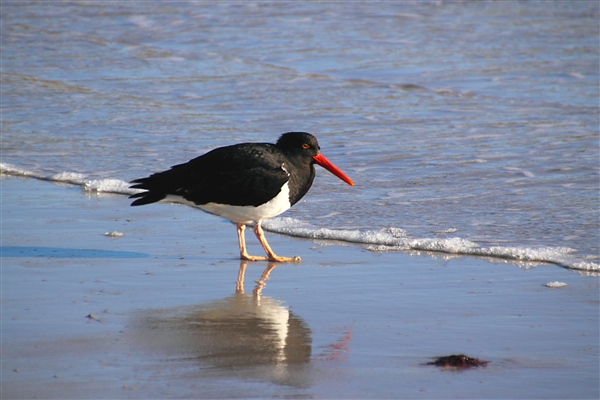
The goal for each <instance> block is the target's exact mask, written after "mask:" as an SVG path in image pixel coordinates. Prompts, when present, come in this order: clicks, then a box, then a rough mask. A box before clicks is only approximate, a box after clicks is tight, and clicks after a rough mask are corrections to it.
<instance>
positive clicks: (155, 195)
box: [130, 132, 319, 206]
mask: <svg viewBox="0 0 600 400" xmlns="http://www.w3.org/2000/svg"><path fill="white" fill-rule="evenodd" d="M318 153H319V144H318V143H317V139H316V138H315V137H314V136H312V135H311V134H309V133H304V132H290V133H285V134H283V135H281V137H280V138H279V140H278V141H277V143H276V144H275V145H273V144H269V143H242V144H236V145H232V146H226V147H220V148H217V149H214V150H212V151H209V152H208V153H206V154H204V155H202V156H200V157H197V158H194V159H193V160H191V161H189V162H187V163H185V164H179V165H175V166H173V167H171V169H169V170H167V171H164V172H159V173H156V174H153V175H151V176H149V177H147V178H141V179H136V180H134V181H132V182H131V183H134V184H135V185H132V186H131V188H135V189H145V190H146V192H142V193H137V194H134V195H132V196H130V198H137V200H136V201H134V202H133V203H132V204H131V205H132V206H138V205H144V204H149V203H154V202H157V201H160V200H162V199H164V198H165V197H166V196H167V195H178V196H181V197H183V198H184V199H186V200H188V201H191V202H193V203H194V204H196V205H202V204H206V203H220V204H229V205H235V206H259V205H261V204H264V203H266V202H268V201H269V200H271V199H272V198H274V197H275V196H277V194H278V193H279V192H280V190H281V187H282V186H283V185H284V184H285V183H286V182H289V188H290V203H291V204H292V205H293V204H295V203H296V202H297V201H298V200H300V199H301V198H302V197H303V196H304V195H305V194H306V193H307V192H308V190H309V189H310V187H311V185H312V182H313V179H314V177H315V169H314V160H313V159H312V156H314V155H317V154H318ZM282 167H283V168H282Z"/></svg>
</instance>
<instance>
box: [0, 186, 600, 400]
mask: <svg viewBox="0 0 600 400" xmlns="http://www.w3.org/2000/svg"><path fill="white" fill-rule="evenodd" d="M1 182H2V398H5V399H10V398H61V399H66V398H253V397H257V398H264V397H285V398H288V397H291V398H598V396H599V357H598V343H599V312H598V311H599V303H598V278H597V277H590V276H585V274H581V273H578V272H575V271H571V270H567V269H564V268H561V267H558V266H555V265H548V264H541V265H538V266H529V267H528V268H527V267H526V266H525V265H523V266H519V265H516V264H514V263H509V262H503V261H502V260H495V261H493V262H491V261H490V260H484V259H478V258H471V257H456V256H451V255H444V254H439V253H438V254H419V253H416V252H412V253H408V252H390V253H375V252H370V251H367V250H366V249H365V248H364V247H361V246H358V245H351V244H347V243H346V244H344V243H331V242H328V243H326V242H315V241H311V240H306V239H297V238H292V237H286V236H279V235H276V234H272V233H268V232H267V238H268V240H269V243H270V244H271V246H272V247H273V249H274V250H275V251H276V252H277V253H278V254H281V255H286V256H294V255H299V256H301V257H302V262H301V263H299V264H279V265H276V264H269V263H267V262H254V263H248V264H247V265H246V264H244V263H241V262H240V261H239V260H238V259H237V256H238V249H237V240H236V233H235V228H234V226H233V225H232V224H230V223H228V222H226V221H223V220H221V219H219V218H216V217H213V216H210V215H207V214H204V213H202V212H198V211H196V210H193V209H191V208H187V207H184V206H173V205H167V204H160V205H152V206H145V207H130V206H129V203H130V201H129V200H128V199H127V198H126V197H125V196H120V195H108V194H90V193H84V192H82V191H81V189H80V188H79V187H74V186H68V185H56V184H53V183H49V182H42V181H37V180H31V179H20V178H14V177H4V178H2V181H1ZM300 206H301V205H300ZM115 231H116V232H120V233H122V234H123V236H122V237H111V236H105V233H107V232H115ZM247 240H248V242H249V246H250V252H251V254H262V250H261V249H260V247H259V245H258V244H257V242H256V240H255V239H254V238H253V237H252V235H251V234H248V235H247ZM240 268H242V269H243V268H245V279H244V282H243V285H242V284H241V282H239V279H238V277H239V273H240ZM265 271H266V272H265ZM261 276H262V278H263V279H262V280H261ZM257 281H258V282H257ZM555 281H558V282H564V283H566V284H567V286H564V287H560V288H548V287H546V286H545V285H546V284H547V283H549V282H555ZM259 292H260V293H259ZM460 353H463V354H466V355H468V356H471V357H477V358H480V359H481V360H486V361H489V363H488V365H487V366H486V367H479V368H473V369H468V370H455V369H451V368H450V369H444V368H439V367H436V366H431V365H426V364H427V363H428V362H431V361H433V360H434V359H435V358H436V357H439V356H445V355H450V354H460Z"/></svg>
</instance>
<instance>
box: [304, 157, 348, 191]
mask: <svg viewBox="0 0 600 400" xmlns="http://www.w3.org/2000/svg"><path fill="white" fill-rule="evenodd" d="M313 159H314V160H315V162H316V163H317V164H319V165H320V166H321V167H323V168H325V169H326V170H327V171H329V172H331V173H332V174H334V175H335V176H337V177H338V178H340V179H341V180H343V181H344V182H346V183H347V184H348V185H350V186H354V182H352V179H350V178H348V175H346V174H345V173H343V172H342V171H340V169H339V168H338V167H336V166H335V165H333V164H332V163H330V162H329V160H328V159H326V158H325V156H323V155H322V154H317V155H316V156H313Z"/></svg>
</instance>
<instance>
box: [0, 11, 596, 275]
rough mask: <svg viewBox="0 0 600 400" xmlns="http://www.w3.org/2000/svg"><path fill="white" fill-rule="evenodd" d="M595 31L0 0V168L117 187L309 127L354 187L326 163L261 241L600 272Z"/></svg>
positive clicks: (488, 14)
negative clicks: (294, 239)
mask: <svg viewBox="0 0 600 400" xmlns="http://www.w3.org/2000/svg"><path fill="white" fill-rule="evenodd" d="M598 17H599V12H598V3H597V2H596V1H576V2H567V1H564V2H560V1H556V2H554V1H543V2H445V1H415V2H341V3H340V2H332V3H304V2H275V3H272V2H268V3H262V2H256V3H250V2H245V3H239V2H186V3H183V2H145V3H139V2H126V3H123V2H121V3H116V2H60V3H59V2H45V3H44V2H42V3H30V2H5V3H3V5H2V27H1V29H2V32H1V33H2V89H1V90H2V93H1V100H2V160H1V166H0V167H1V171H2V172H3V173H4V174H6V175H22V176H30V177H32V178H38V179H45V180H51V181H56V182H66V183H70V184H73V185H79V186H81V187H82V188H83V189H84V190H86V191H91V192H95V191H96V192H106V191H108V192H114V193H121V194H130V193H132V191H131V189H129V188H128V184H127V182H128V181H130V180H132V179H135V178H140V177H144V176H147V175H148V174H150V173H153V172H157V171H161V170H164V169H167V168H168V167H170V166H171V165H174V164H179V163H182V162H185V161H187V160H189V159H191V158H194V157H196V156H198V155H200V154H202V153H204V152H206V151H208V150H210V149H212V148H215V147H219V146H223V145H228V144H233V143H238V142H253V141H258V142H274V141H276V140H277V138H278V136H279V135H280V134H281V133H283V132H288V131H307V132H311V133H313V134H315V136H317V138H318V139H319V143H320V145H321V148H322V152H323V154H324V155H325V156H326V157H328V158H329V159H330V160H331V161H332V162H333V163H334V164H336V165H337V166H338V167H340V169H342V170H343V171H344V172H346V173H347V174H348V175H349V176H350V177H351V178H352V179H353V180H354V182H355V183H356V186H355V187H349V186H347V185H345V184H344V183H343V182H341V181H339V180H338V179H336V178H335V177H333V176H332V175H330V174H329V173H327V172H326V171H324V170H322V169H320V170H319V171H318V176H317V178H316V181H315V184H314V185H313V188H312V189H311V191H310V192H309V194H308V195H307V196H306V197H305V198H304V199H303V200H302V201H301V202H300V203H298V204H297V205H296V206H295V207H293V208H292V209H291V210H289V211H288V212H287V213H286V214H283V215H282V216H281V217H280V218H277V219H274V220H270V221H267V222H266V223H265V225H264V226H265V228H266V229H269V230H272V231H276V232H279V233H282V234H288V235H295V236H301V237H307V238H311V239H319V240H332V239H333V240H342V241H346V242H350V243H358V244H360V245H365V246H368V248H369V249H370V250H372V251H404V250H411V249H412V250H428V251H439V252H446V253H453V254H471V255H477V256H486V257H489V256H491V257H500V258H506V259H511V260H523V261H543V262H551V263H555V264H558V265H562V266H566V267H569V268H574V269H579V270H587V271H598V269H599V268H598V258H599V241H600V237H599V231H600V223H599V207H598V205H599V196H598V195H599V171H600V168H599V135H598V126H599V124H598V121H599V119H598V89H599V85H598V70H599V56H598V34H599V28H598ZM317 168H318V167H317ZM40 184H41V183H40ZM123 201H124V202H127V201H128V200H127V199H126V198H125V197H124V198H123ZM165 207H166V206H165ZM6 234H10V232H3V235H6Z"/></svg>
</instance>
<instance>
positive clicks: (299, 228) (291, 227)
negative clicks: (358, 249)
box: [262, 218, 600, 272]
mask: <svg viewBox="0 0 600 400" xmlns="http://www.w3.org/2000/svg"><path fill="white" fill-rule="evenodd" d="M262 226H263V228H264V229H266V230H269V231H271V232H276V233H280V234H285V235H289V236H298V237H305V238H310V239H322V240H340V241H345V242H351V243H360V244H368V245H370V246H369V247H367V248H368V249H369V250H371V251H405V250H422V251H436V252H442V253H448V254H460V255H472V256H485V257H493V258H501V259H508V260H515V261H529V262H545V263H552V264H557V265H560V266H563V267H566V268H571V269H577V270H582V271H591V272H597V271H600V266H599V265H598V264H597V263H594V262H590V261H585V260H583V259H581V258H579V257H575V256H573V255H572V254H571V253H573V252H574V251H575V250H573V249H570V248H568V247H540V248H527V247H503V246H492V247H481V246H480V245H478V244H477V243H474V242H472V241H470V240H467V239H463V238H459V237H454V238H412V237H409V236H408V235H407V234H406V231H403V230H398V229H397V228H385V229H380V230H377V231H369V230H368V231H359V230H344V229H328V228H317V227H312V226H311V225H309V224H307V223H306V222H303V221H299V220H296V219H294V218H274V219H271V220H268V221H264V222H263V225H262ZM398 232H403V234H402V235H398Z"/></svg>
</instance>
